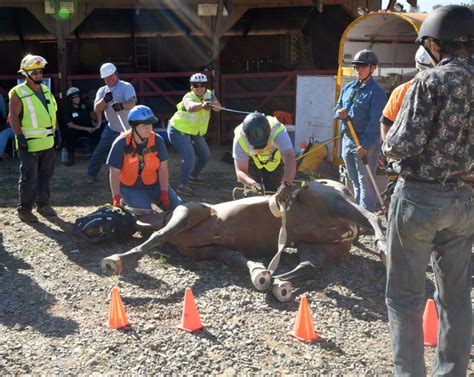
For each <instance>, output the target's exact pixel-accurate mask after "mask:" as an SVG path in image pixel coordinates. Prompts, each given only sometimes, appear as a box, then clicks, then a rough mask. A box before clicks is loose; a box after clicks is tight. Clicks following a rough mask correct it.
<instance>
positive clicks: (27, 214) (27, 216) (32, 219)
mask: <svg viewBox="0 0 474 377" xmlns="http://www.w3.org/2000/svg"><path fill="white" fill-rule="evenodd" d="M18 217H19V218H20V220H21V221H23V222H25V223H37V222H38V218H37V217H36V216H35V215H34V214H33V212H31V211H28V210H26V209H19V210H18Z"/></svg>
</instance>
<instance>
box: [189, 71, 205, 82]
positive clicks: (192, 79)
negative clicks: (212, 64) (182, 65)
mask: <svg viewBox="0 0 474 377" xmlns="http://www.w3.org/2000/svg"><path fill="white" fill-rule="evenodd" d="M189 83H190V84H191V85H194V84H207V76H206V75H205V74H204V73H199V72H198V73H195V74H194V75H192V76H191V77H190V79H189Z"/></svg>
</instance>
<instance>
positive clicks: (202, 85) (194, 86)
mask: <svg viewBox="0 0 474 377" xmlns="http://www.w3.org/2000/svg"><path fill="white" fill-rule="evenodd" d="M192 86H193V88H205V87H206V86H207V85H206V84H192Z"/></svg>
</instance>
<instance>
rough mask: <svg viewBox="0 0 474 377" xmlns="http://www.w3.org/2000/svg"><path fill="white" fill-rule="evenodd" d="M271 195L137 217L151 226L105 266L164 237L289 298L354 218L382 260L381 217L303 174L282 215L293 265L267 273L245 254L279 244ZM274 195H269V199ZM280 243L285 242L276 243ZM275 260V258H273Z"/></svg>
mask: <svg viewBox="0 0 474 377" xmlns="http://www.w3.org/2000/svg"><path fill="white" fill-rule="evenodd" d="M272 198H274V197H262V196H260V197H250V198H244V199H240V200H236V201H231V202H224V203H220V204H213V205H210V204H204V203H187V204H184V205H181V206H178V207H177V208H176V209H175V210H174V211H173V212H172V213H171V212H169V213H157V214H152V215H147V216H145V217H141V218H140V221H139V222H138V225H139V228H140V227H141V228H142V229H153V230H156V231H155V232H154V233H153V234H152V235H151V236H150V238H149V239H148V240H147V241H146V242H144V243H142V244H141V245H139V246H137V247H135V248H133V249H131V250H130V251H128V252H126V253H123V254H115V255H112V256H110V257H107V258H104V259H103V260H102V268H103V270H104V271H105V272H108V273H116V274H119V273H121V272H122V270H123V268H124V266H125V265H127V264H129V263H130V262H132V261H136V260H138V259H140V258H141V257H142V256H143V254H144V253H146V252H147V251H149V250H150V249H152V248H157V247H160V246H161V245H163V244H164V243H165V242H168V243H170V244H172V245H174V246H176V247H177V248H178V250H179V251H180V252H181V253H183V254H184V255H187V256H190V257H192V258H195V259H201V260H203V259H214V260H218V261H221V262H224V263H227V264H228V265H230V266H232V267H240V268H242V267H243V268H248V269H249V271H250V274H251V277H252V282H253V284H254V286H255V287H256V288H257V289H258V290H261V291H264V290H268V289H269V288H270V286H271V284H272V279H273V293H274V294H275V296H276V297H277V299H278V300H280V301H288V300H290V299H292V283H291V282H293V281H296V280H302V279H306V280H307V279H311V278H312V277H313V276H314V272H315V270H316V269H318V268H320V267H321V266H322V265H323V264H324V263H325V262H329V261H334V260H338V259H340V258H341V257H342V256H343V255H344V254H345V253H347V252H348V251H349V250H350V248H351V245H352V242H353V240H354V239H355V238H356V236H357V224H358V225H361V226H363V227H365V228H369V229H371V228H372V229H373V230H374V233H375V240H376V246H377V248H378V252H379V253H380V254H379V255H380V257H381V259H382V261H384V247H385V245H384V241H383V240H384V235H383V232H382V229H381V226H380V222H379V219H378V218H377V216H375V215H374V214H372V213H370V212H368V211H367V210H365V209H364V208H362V207H360V206H358V205H357V204H355V203H354V200H353V198H352V196H351V193H350V191H349V190H348V189H347V188H346V187H345V186H344V185H342V184H341V183H339V182H335V181H329V180H317V181H313V182H307V183H305V184H304V185H303V187H301V188H298V189H296V190H294V192H293V194H292V199H291V202H290V203H289V207H288V210H287V212H285V218H286V226H285V229H286V246H291V247H296V249H297V251H298V255H299V259H300V263H299V264H298V266H297V267H296V268H295V269H293V270H291V271H289V272H287V273H284V274H280V275H276V276H272V273H273V271H274V270H275V269H276V268H273V269H267V268H265V267H264V266H263V264H261V263H256V262H253V261H251V260H249V259H248V258H250V259H251V258H260V257H264V256H270V257H271V256H272V255H275V251H276V248H277V244H278V243H280V246H284V245H281V234H280V239H279V232H280V228H281V226H282V220H281V219H280V218H278V217H275V215H274V214H273V213H272V211H271V209H270V206H269V203H270V202H272ZM273 203H274V200H273ZM281 249H282V247H281ZM272 263H273V261H272Z"/></svg>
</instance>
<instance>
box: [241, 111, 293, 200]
mask: <svg viewBox="0 0 474 377" xmlns="http://www.w3.org/2000/svg"><path fill="white" fill-rule="evenodd" d="M232 157H233V158H234V167H235V174H236V176H237V180H238V181H239V182H242V183H243V184H245V185H247V186H250V187H252V189H253V190H255V191H257V192H262V191H263V187H262V183H263V185H264V186H265V189H266V190H271V191H277V190H278V192H277V199H278V200H279V201H286V200H287V199H288V195H289V194H291V187H292V185H293V179H294V178H295V174H296V159H295V152H294V150H293V146H292V144H291V139H290V136H289V135H288V133H287V131H286V128H285V126H284V125H283V124H281V123H280V122H279V121H278V120H277V119H276V118H274V117H272V116H265V115H264V114H261V113H257V112H255V113H251V114H249V115H247V116H246V117H245V119H244V121H243V123H242V124H240V125H239V126H237V127H236V129H235V131H234V142H233V147H232ZM282 194H283V195H282Z"/></svg>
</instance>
